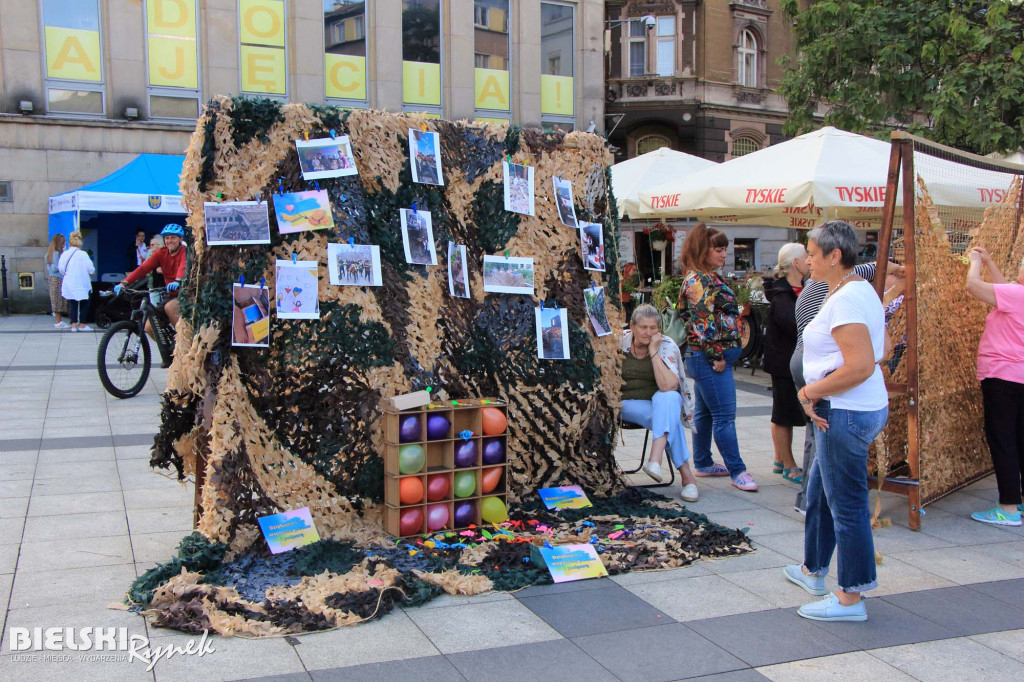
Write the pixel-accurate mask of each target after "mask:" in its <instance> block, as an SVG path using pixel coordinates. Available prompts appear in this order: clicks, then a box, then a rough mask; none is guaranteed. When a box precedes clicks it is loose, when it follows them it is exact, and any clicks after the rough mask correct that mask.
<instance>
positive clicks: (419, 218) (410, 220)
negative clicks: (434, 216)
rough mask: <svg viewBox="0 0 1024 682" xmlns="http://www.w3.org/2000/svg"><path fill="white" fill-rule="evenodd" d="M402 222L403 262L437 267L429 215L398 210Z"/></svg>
mask: <svg viewBox="0 0 1024 682" xmlns="http://www.w3.org/2000/svg"><path fill="white" fill-rule="evenodd" d="M398 214H399V219H400V220H401V222H402V246H403V247H404V248H405V260H406V262H407V263H412V264H414V265H437V250H436V249H435V248H434V229H433V225H432V223H431V218H430V213H428V212H427V211H418V210H416V209H409V208H400V209H398Z"/></svg>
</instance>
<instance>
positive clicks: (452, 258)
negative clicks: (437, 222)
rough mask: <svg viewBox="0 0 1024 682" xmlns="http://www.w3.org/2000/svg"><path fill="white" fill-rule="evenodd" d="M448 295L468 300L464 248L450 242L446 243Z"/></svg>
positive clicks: (467, 277)
mask: <svg viewBox="0 0 1024 682" xmlns="http://www.w3.org/2000/svg"><path fill="white" fill-rule="evenodd" d="M448 293H449V294H450V295H452V296H454V297H456V298H469V272H468V271H467V269H466V247H465V246H463V245H461V244H453V243H452V242H448Z"/></svg>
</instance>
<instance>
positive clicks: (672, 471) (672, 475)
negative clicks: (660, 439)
mask: <svg viewBox="0 0 1024 682" xmlns="http://www.w3.org/2000/svg"><path fill="white" fill-rule="evenodd" d="M622 428H623V430H626V431H636V430H638V429H643V430H644V446H643V448H641V450H640V464H639V465H638V466H637V468H636V469H630V470H629V471H626V470H625V469H623V471H622V473H624V474H635V473H637V472H638V471H640V470H641V469H643V468H644V460H645V459H646V458H647V442H648V441H649V440H650V437H651V431H650V429H648V428H646V427H643V426H640V425H639V424H634V423H632V422H627V421H623V422H622ZM675 480H676V468H675V466H673V464H672V462H668V482H667V483H666V482H665V481H662V482H661V483H645V484H643V485H635V486H633V487H634V488H661V487H662V486H666V485H672V484H673V483H674V482H675Z"/></svg>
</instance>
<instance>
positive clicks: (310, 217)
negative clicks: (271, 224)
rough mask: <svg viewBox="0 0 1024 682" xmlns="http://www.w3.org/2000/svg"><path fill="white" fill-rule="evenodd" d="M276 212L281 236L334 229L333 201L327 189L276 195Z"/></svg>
mask: <svg viewBox="0 0 1024 682" xmlns="http://www.w3.org/2000/svg"><path fill="white" fill-rule="evenodd" d="M274 212H275V213H276V214H277V231H278V232H280V233H281V234H292V233H293V232H304V231H306V230H324V229H327V228H329V227H334V216H333V215H332V214H331V201H330V198H329V197H328V196H327V190H325V189H320V190H311V191H309V192H285V193H284V194H275V195H274Z"/></svg>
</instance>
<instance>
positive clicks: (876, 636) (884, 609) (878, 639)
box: [809, 598, 958, 649]
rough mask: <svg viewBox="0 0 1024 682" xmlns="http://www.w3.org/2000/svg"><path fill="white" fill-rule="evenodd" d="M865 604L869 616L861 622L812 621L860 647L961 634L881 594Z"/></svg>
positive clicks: (873, 646) (892, 644) (949, 637)
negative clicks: (899, 605)
mask: <svg viewBox="0 0 1024 682" xmlns="http://www.w3.org/2000/svg"><path fill="white" fill-rule="evenodd" d="M865 607H866V608H867V611H868V619H867V620H866V621H864V622H861V623H821V622H816V621H809V622H810V623H811V625H813V626H815V627H818V628H822V629H824V630H826V631H827V632H828V633H830V634H833V635H835V636H836V637H839V638H841V639H844V640H846V641H847V642H850V643H851V644H853V645H854V646H855V647H856V648H857V649H877V648H881V647H886V646H898V645H900V644H914V643H916V642H931V641H934V640H938V639H951V638H953V637H957V636H958V635H957V633H955V632H954V631H953V630H951V629H949V628H948V627H944V626H942V625H940V624H938V623H933V622H932V621H930V620H928V619H926V618H922V617H921V616H918V615H916V614H914V613H911V612H910V611H906V610H904V609H901V608H899V607H897V606H895V605H893V604H892V603H890V602H888V601H885V600H884V599H881V598H876V599H868V600H867V604H865Z"/></svg>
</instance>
